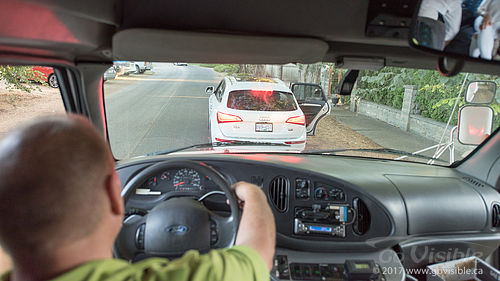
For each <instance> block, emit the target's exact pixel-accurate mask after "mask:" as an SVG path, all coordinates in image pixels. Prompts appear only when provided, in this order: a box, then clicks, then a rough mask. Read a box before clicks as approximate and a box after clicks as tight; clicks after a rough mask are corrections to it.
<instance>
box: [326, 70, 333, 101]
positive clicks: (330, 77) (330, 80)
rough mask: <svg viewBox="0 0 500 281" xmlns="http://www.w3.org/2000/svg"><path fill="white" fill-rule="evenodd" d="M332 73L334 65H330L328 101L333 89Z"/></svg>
mask: <svg viewBox="0 0 500 281" xmlns="http://www.w3.org/2000/svg"><path fill="white" fill-rule="evenodd" d="M332 73H333V65H330V75H328V92H327V94H326V97H327V98H328V99H329V98H330V93H331V89H332Z"/></svg>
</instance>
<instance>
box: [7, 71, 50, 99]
mask: <svg viewBox="0 0 500 281" xmlns="http://www.w3.org/2000/svg"><path fill="white" fill-rule="evenodd" d="M41 77H43V73H41V72H39V71H35V70H33V68H32V67H31V66H11V65H0V79H2V80H4V81H5V83H6V84H7V89H17V90H21V91H24V92H28V93H30V92H31V91H33V90H40V88H39V87H38V85H36V84H34V82H35V83H42V84H43V83H45V82H44V81H43V80H42V79H41Z"/></svg>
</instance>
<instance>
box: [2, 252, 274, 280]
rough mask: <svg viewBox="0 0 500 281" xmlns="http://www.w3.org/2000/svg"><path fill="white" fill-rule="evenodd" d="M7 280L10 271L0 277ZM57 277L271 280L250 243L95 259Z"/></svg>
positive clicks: (68, 278) (264, 264)
mask: <svg viewBox="0 0 500 281" xmlns="http://www.w3.org/2000/svg"><path fill="white" fill-rule="evenodd" d="M4 278H7V279H4ZM4 280H5V281H7V280H8V274H4V275H2V278H1V279H0V281H4ZM53 280H54V281H69V280H71V281H77V280H88V281H115V280H116V281H118V280H151V281H153V280H192V281H198V280H242V281H243V280H244V281H246V280H248V281H261V280H262V281H264V280H269V272H268V269H267V265H266V263H265V262H264V260H263V259H262V257H261V256H260V255H259V253H257V251H255V250H254V249H252V248H251V247H248V246H235V247H232V248H227V249H218V250H212V251H210V252H208V253H207V254H200V253H198V252H197V251H188V252H187V253H186V254H184V256H182V257H181V258H179V259H175V260H171V261H170V260H168V259H164V258H148V259H144V260H142V261H139V262H136V263H128V262H126V261H124V260H119V259H103V260H95V261H91V262H87V263H85V264H82V265H80V266H78V267H76V268H74V269H72V270H70V271H68V272H66V273H64V274H62V275H60V276H58V277H57V278H55V279H53Z"/></svg>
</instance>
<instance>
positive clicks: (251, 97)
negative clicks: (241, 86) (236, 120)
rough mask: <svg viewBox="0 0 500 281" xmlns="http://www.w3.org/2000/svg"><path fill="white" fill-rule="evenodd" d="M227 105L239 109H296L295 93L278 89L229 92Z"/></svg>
mask: <svg viewBox="0 0 500 281" xmlns="http://www.w3.org/2000/svg"><path fill="white" fill-rule="evenodd" d="M227 107H228V108H232V109H238V110H255V111H294V110H297V104H296V103H295V99H294V98H293V94H291V93H286V92H278V91H256V90H240V91H232V92H230V93H229V97H228V99H227Z"/></svg>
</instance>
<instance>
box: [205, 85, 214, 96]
mask: <svg viewBox="0 0 500 281" xmlns="http://www.w3.org/2000/svg"><path fill="white" fill-rule="evenodd" d="M205 93H207V94H209V95H211V94H213V93H214V87H213V86H209V87H207V88H206V89H205Z"/></svg>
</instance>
